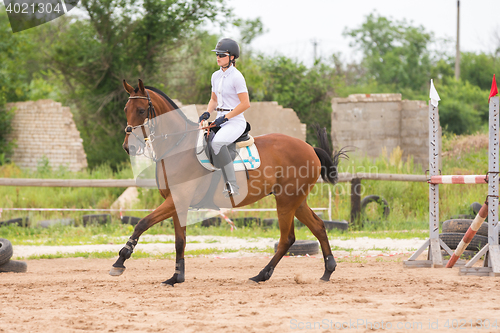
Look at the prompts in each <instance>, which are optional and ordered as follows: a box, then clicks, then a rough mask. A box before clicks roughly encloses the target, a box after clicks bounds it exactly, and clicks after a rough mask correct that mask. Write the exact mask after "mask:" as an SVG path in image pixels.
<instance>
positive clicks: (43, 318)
mask: <svg viewBox="0 0 500 333" xmlns="http://www.w3.org/2000/svg"><path fill="white" fill-rule="evenodd" d="M407 258H408V256H407V255H397V256H380V257H355V256H352V257H349V258H342V259H338V261H339V265H338V267H337V271H336V272H335V273H334V274H333V275H332V279H331V281H330V282H329V283H320V282H319V277H320V276H321V275H322V273H323V262H322V259H321V258H319V257H298V258H293V257H285V258H283V260H282V261H281V262H280V264H279V265H278V267H277V269H276V270H275V272H274V275H273V276H272V278H271V280H269V281H267V282H265V283H261V284H258V285H256V284H249V283H247V279H248V278H249V277H250V276H253V275H255V274H257V273H258V272H259V271H260V270H261V269H262V268H263V267H264V266H265V265H266V263H267V262H268V261H269V258H268V257H266V256H265V255H257V256H254V257H242V258H217V257H196V258H186V282H185V283H183V284H180V285H177V286H176V287H174V288H172V287H164V286H161V285H160V282H161V281H163V280H165V279H166V278H168V277H170V276H171V274H172V273H173V269H174V262H173V261H172V260H151V259H137V260H134V259H132V260H129V261H127V263H126V266H127V270H126V271H125V273H124V274H123V275H122V276H120V277H112V276H109V275H108V271H109V268H110V267H111V265H112V263H113V262H114V260H108V259H79V258H76V259H49V260H30V261H27V262H28V272H27V273H21V274H16V273H2V274H1V275H0V332H238V333H240V332H297V331H302V332H321V333H326V332H335V331H338V330H340V328H341V327H342V325H343V327H344V329H343V330H344V331H348V332H373V331H384V329H382V328H385V329H386V331H391V332H456V331H458V330H459V329H460V327H461V329H460V331H462V332H463V331H467V332H500V328H495V327H491V326H488V325H494V324H495V323H497V325H499V326H500V316H499V314H500V294H499V290H500V278H493V277H473V276H467V277H462V276H459V275H458V269H457V268H453V269H444V268H442V269H425V268H420V269H405V268H403V264H402V262H401V261H402V260H405V259H407ZM453 320H455V321H453ZM488 320H489V322H488ZM453 325H455V327H456V328H446V326H448V327H450V326H453ZM477 325H483V326H477ZM484 325H486V326H484ZM471 326H472V327H471ZM488 327H489V328H488ZM389 328H392V329H389Z"/></svg>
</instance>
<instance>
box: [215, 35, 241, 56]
mask: <svg viewBox="0 0 500 333" xmlns="http://www.w3.org/2000/svg"><path fill="white" fill-rule="evenodd" d="M212 52H217V53H224V52H227V53H229V55H230V56H234V59H238V57H239V56H240V47H239V45H238V43H236V42H235V41H234V40H232V39H231V38H222V39H221V40H219V42H218V43H217V45H216V46H215V49H214V50H212Z"/></svg>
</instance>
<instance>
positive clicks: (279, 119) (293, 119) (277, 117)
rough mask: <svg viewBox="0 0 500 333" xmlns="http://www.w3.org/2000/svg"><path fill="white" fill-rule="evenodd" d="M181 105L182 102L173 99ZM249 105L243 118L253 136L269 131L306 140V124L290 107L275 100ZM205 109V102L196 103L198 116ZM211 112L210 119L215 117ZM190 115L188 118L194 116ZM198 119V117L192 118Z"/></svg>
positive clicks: (214, 113)
mask: <svg viewBox="0 0 500 333" xmlns="http://www.w3.org/2000/svg"><path fill="white" fill-rule="evenodd" d="M175 103H176V104H177V105H178V106H179V107H182V104H181V103H180V102H178V101H177V100H175ZM250 104H251V106H250V108H249V109H248V110H246V111H245V119H246V120H247V122H249V123H250V125H251V126H252V130H251V131H250V134H251V135H252V136H253V137H256V136H258V135H264V134H269V133H281V134H286V135H289V136H291V137H294V138H297V139H300V140H302V141H306V124H302V123H301V122H300V119H299V117H298V116H297V114H296V113H295V111H293V110H292V109H287V108H283V107H282V106H281V105H279V104H278V103H277V102H251V103H250ZM206 110H207V105H206V104H204V105H203V104H197V105H196V112H197V114H198V116H200V115H201V114H202V113H203V112H205V111H206ZM216 114H217V113H216V112H212V115H211V117H210V119H209V120H210V121H212V120H214V119H215V117H216ZM195 117H196V116H194V117H190V118H195ZM192 120H196V121H197V120H198V119H192Z"/></svg>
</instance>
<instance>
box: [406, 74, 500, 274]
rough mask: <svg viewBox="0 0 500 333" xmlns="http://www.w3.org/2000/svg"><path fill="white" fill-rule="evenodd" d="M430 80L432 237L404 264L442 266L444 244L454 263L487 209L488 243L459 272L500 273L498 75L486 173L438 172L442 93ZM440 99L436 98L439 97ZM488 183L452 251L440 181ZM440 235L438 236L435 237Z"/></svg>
mask: <svg viewBox="0 0 500 333" xmlns="http://www.w3.org/2000/svg"><path fill="white" fill-rule="evenodd" d="M433 89H434V85H433V83H432V81H431V95H430V97H431V103H429V171H430V178H429V234H430V235H429V239H428V240H427V241H426V242H425V243H424V244H423V245H422V246H421V247H420V248H419V249H418V250H417V251H416V252H415V253H414V254H413V255H412V256H411V257H410V258H409V259H408V260H407V261H405V262H404V263H403V264H404V265H405V266H406V267H443V261H442V256H441V247H442V248H443V249H444V250H445V251H446V252H448V253H449V254H450V256H451V259H450V260H449V261H448V262H447V267H452V266H453V265H454V264H455V263H456V262H457V261H458V258H459V256H460V255H461V254H462V253H463V249H465V248H466V247H467V244H468V243H470V241H471V240H472V238H473V237H474V235H475V233H476V231H477V230H478V229H479V227H480V225H481V223H482V222H483V221H484V219H485V218H486V213H485V210H486V209H487V212H488V221H489V223H488V244H487V245H486V246H485V247H483V248H482V249H481V251H479V252H478V253H477V254H476V255H475V256H474V258H472V259H471V260H470V261H469V262H468V263H467V264H466V265H465V267H464V268H461V269H460V271H459V274H460V275H478V276H488V275H489V276H500V246H499V242H498V228H499V226H498V194H499V190H498V177H499V162H498V157H499V138H498V136H499V132H500V130H499V127H500V124H499V99H498V97H496V96H495V95H496V94H497V93H498V91H497V87H496V81H495V76H493V83H492V89H491V93H490V100H489V106H490V108H489V116H490V118H489V149H488V170H489V171H488V175H487V176H478V175H471V176H438V175H437V173H438V165H439V157H440V156H439V149H438V148H439V147H438V145H439V140H438V139H439V137H438V132H439V114H438V110H437V101H439V96H438V95H437V92H435V89H434V99H435V100H434V102H435V103H433V100H432V99H433ZM436 99H437V100H436ZM484 183H487V184H488V199H487V202H486V203H485V205H484V206H483V207H482V208H481V210H480V213H479V214H478V216H476V219H475V220H474V222H473V223H472V225H471V227H470V228H469V230H468V231H467V233H466V234H465V236H464V239H462V241H461V242H460V244H459V246H458V248H457V251H455V253H452V251H451V250H450V248H449V247H448V246H447V245H446V244H445V243H444V242H443V241H442V240H441V239H439V188H438V185H439V184H484ZM436 238H437V239H436ZM427 248H428V249H429V251H428V255H427V259H428V260H416V259H417V257H418V256H419V255H420V254H421V253H422V252H423V251H424V250H425V249H427ZM483 255H486V258H485V261H484V265H483V266H484V267H473V265H474V264H475V263H476V262H477V260H479V259H480V258H481V257H482V256H483Z"/></svg>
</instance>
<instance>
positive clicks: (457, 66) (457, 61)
mask: <svg viewBox="0 0 500 333" xmlns="http://www.w3.org/2000/svg"><path fill="white" fill-rule="evenodd" d="M455 79H456V80H457V81H458V79H460V0H457V55H456V56H455Z"/></svg>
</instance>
